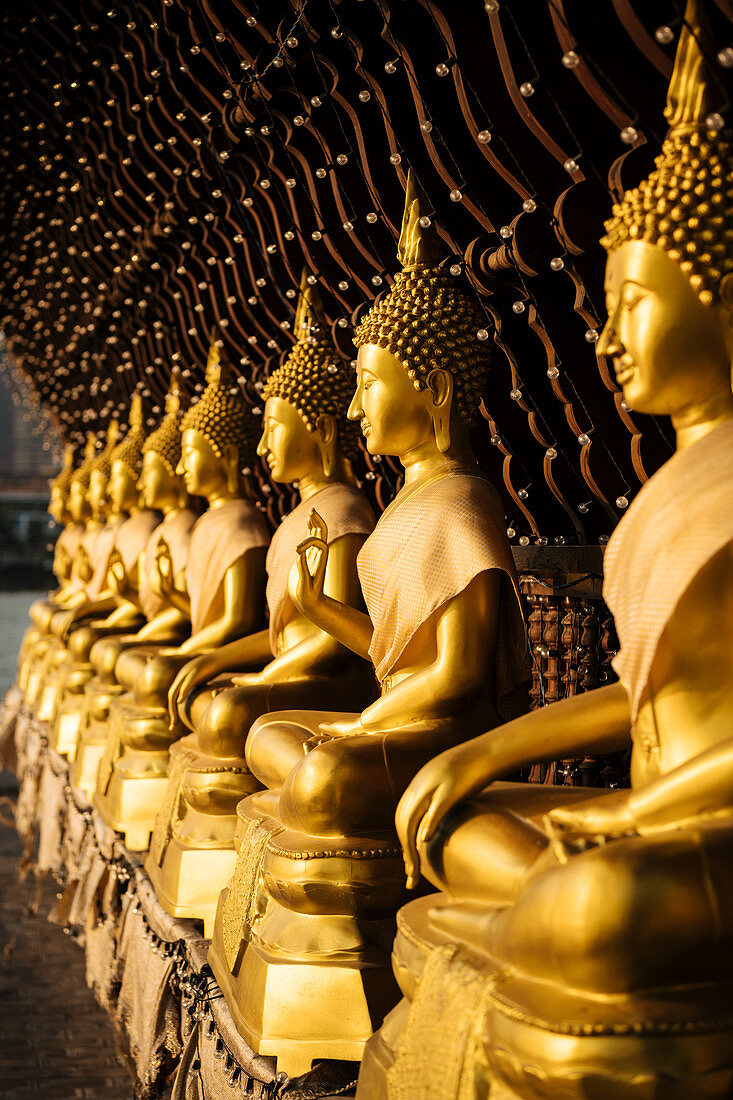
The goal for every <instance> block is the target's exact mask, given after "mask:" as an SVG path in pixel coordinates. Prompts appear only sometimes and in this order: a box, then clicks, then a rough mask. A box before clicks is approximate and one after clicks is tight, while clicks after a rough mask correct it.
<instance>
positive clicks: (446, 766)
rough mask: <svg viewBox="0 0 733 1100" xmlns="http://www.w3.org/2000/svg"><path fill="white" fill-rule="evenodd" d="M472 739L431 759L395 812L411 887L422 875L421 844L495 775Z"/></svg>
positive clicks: (406, 792)
mask: <svg viewBox="0 0 733 1100" xmlns="http://www.w3.org/2000/svg"><path fill="white" fill-rule="evenodd" d="M471 749H472V742H470V741H469V742H467V743H466V744H465V745H457V746H456V747H455V748H452V749H447V750H446V751H445V752H442V753H441V754H440V756H436V757H435V759H433V760H431V761H429V762H428V763H427V764H426V765H425V766H424V767H423V768H421V769H420V771H419V772H418V773H417V775H416V776H415V778H414V779H413V780H412V782H411V783H410V785H409V787H408V788H407V790H406V791H405V793H404V794H403V795H402V798H401V799H400V801H399V803H398V806H397V813H396V815H395V825H396V827H397V835H398V837H399V838H400V843H401V845H402V854H403V856H404V860H405V870H406V872H407V888H408V890H412V889H414V888H415V886H417V883H418V880H419V878H420V852H419V849H418V845H419V844H424V843H426V842H427V841H429V840H430V839H431V837H433V835H434V834H435V832H436V830H437V828H438V826H439V825H440V823H441V821H442V820H443V818H444V817H445V816H446V814H448V813H449V812H450V811H451V810H452V809H453V808H454V806H457V805H458V803H459V802H463V801H464V800H465V799H467V798H471V797H472V796H473V795H475V794H478V792H479V791H480V790H482V789H483V788H484V787H485V786H486V785H487V784H488V783H490V782H491V780H492V779H493V778H495V777H494V776H492V775H490V774H487V768H486V765H485V762H483V761H482V760H481V758H480V756H479V755H477V753H476V750H475V749H473V751H470V750H471Z"/></svg>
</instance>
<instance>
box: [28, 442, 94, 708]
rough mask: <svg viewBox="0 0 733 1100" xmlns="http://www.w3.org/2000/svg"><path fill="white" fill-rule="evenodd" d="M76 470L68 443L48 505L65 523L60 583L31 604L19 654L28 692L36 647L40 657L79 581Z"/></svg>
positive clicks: (57, 564)
mask: <svg viewBox="0 0 733 1100" xmlns="http://www.w3.org/2000/svg"><path fill="white" fill-rule="evenodd" d="M89 438H90V443H89V449H88V450H87V451H86V452H85V454H84V456H83V458H82V463H83V462H84V461H86V460H87V459H89V458H91V454H92V452H93V448H94V446H95V444H96V440H95V437H94V436H93V435H90V437H89ZM80 465H81V464H80ZM74 474H75V468H74V447H73V445H72V444H67V445H66V447H65V448H64V461H63V466H62V468H61V470H60V471H59V473H58V474H57V475H56V477H55V478H54V479H53V481H51V483H50V491H51V495H50V500H49V505H48V511H49V514H50V515H51V517H52V518H53V519H54V520H55V521H56V523H58V524H63V527H62V530H61V533H60V534H59V536H58V538H57V540H56V545H55V547H54V555H53V573H54V576H55V578H56V580H57V582H58V587H57V589H56V590H55V591H54V592H51V593H49V595H48V597H47V598H46V599H45V600H36V601H35V602H34V603H33V604H32V605H31V608H30V611H29V615H30V618H31V625H30V626H29V627H28V629H27V631H26V633H25V635H24V638H23V641H22V643H21V647H20V652H19V654H18V685H19V687H20V689H21V691H22V692H25V690H26V688H27V685H28V673H29V671H30V666H31V656H32V654H33V653H34V651H35V658H36V659H39V658H40V655H41V654H40V652H39V643H41V641H42V639H47V640H50V632H49V629H48V624H49V622H50V616H51V614H52V612H53V610H55V609H56V608H57V607H58V606H60V605H63V604H64V603H65V601H66V600H68V599H69V598H70V597H71V595H72V593H73V592H74V591H75V590H76V586H77V585H78V583H79V582H78V580H77V579H76V578H74V576H73V567H74V561H75V558H76V554H77V551H78V549H79V544H80V542H81V539H82V536H83V534H84V531H85V526H84V519H85V518H86V502H85V501H84V507H83V508H82V509H78V510H77V509H75V508H74V507H73V505H72V501H71V499H70V491H71V484H72V480H73V477H74ZM41 620H43V623H44V625H43V626H41V625H39V623H40V622H41ZM46 648H47V647H46Z"/></svg>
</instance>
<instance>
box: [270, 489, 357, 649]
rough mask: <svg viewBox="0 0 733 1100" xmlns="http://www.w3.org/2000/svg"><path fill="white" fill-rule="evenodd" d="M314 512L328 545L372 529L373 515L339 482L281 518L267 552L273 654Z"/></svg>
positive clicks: (352, 490)
mask: <svg viewBox="0 0 733 1100" xmlns="http://www.w3.org/2000/svg"><path fill="white" fill-rule="evenodd" d="M313 509H315V511H316V512H318V514H319V516H320V517H321V519H322V520H323V521H324V522H325V524H326V527H327V528H328V542H329V545H330V544H331V543H333V542H335V541H336V539H339V538H341V537H342V536H343V535H368V534H370V532H371V531H372V530H373V529H374V513H373V512H372V509H371V507H370V505H369V502H368V500H367V499H366V497H365V496H364V495H363V493H361V492H360V491H359V490H358V489H357V488H356V487H355V486H353V485H347V484H345V483H344V482H339V483H338V484H335V485H327V486H326V488H325V489H321V490H320V491H319V492H318V493H316V494H315V495H314V496H312V497H309V499H308V500H307V501H301V502H300V504H298V505H297V507H296V508H294V509H293V511H292V512H290V514H289V515H287V516H285V517H284V518H283V520H282V522H281V523H280V525H279V527H278V528H277V530H276V531H275V534H274V535H273V536H272V542H271V543H270V549H269V550H268V551H267V563H266V568H267V577H268V580H267V608H268V611H269V612H270V645H271V646H272V652H273V653H276V652H277V649H276V645H277V636H278V630H279V627H280V620H281V618H282V614H283V610H284V608H285V605H286V603H288V602H289V601H290V597H289V595H288V581H289V578H290V573H291V570H292V569H293V567H294V566H295V565H296V554H295V548H296V546H297V545H298V543H300V542H302V541H303V539H304V538H307V535H308V517H309V516H310V514H311V512H312V511H313Z"/></svg>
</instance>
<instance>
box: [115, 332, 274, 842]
mask: <svg viewBox="0 0 733 1100" xmlns="http://www.w3.org/2000/svg"><path fill="white" fill-rule="evenodd" d="M206 381H207V386H206V389H205V390H204V393H203V395H202V396H201V399H200V400H199V401H198V402H197V403H196V404H195V405H192V406H191V408H190V409H189V410H188V412H187V413H186V414H185V416H184V417H183V420H182V422H181V431H182V436H181V461H180V464H179V467H178V469H179V472H180V473H181V474H182V475H183V477H184V480H185V484H186V488H187V489H188V491H189V492H190V493H191V494H193V495H194V496H203V497H205V498H206V500H207V501H208V509H207V511H206V512H205V513H204V515H203V516H201V518H200V519H199V520H198V521H197V522H196V524H195V526H194V529H193V532H192V534H191V540H190V544H189V549H188V557H187V561H186V568H185V578H182V577H181V576H180V574H177V572H176V567H175V563H174V562H173V561H172V560H168V556H167V554H166V551H165V547H161V550H160V553H159V555H158V573H159V576H160V584H161V594H162V595H163V597H164V598H165V599H166V600H168V601H169V602H170V603H171V604H173V605H174V606H175V607H177V608H179V610H181V611H182V612H183V613H184V614H186V615H187V616H188V617H189V618H190V621H191V635H190V637H189V638H188V639H187V640H186V641H184V642H183V643H182V644H181V645H179V646H177V647H176V648H165V649H162V650H159V651H158V652H157V653H156V654H154V655H153V656H150V654H149V652H148V651H147V650H143V652H142V653H140V651H139V650H138V649H135V648H133V649H131V650H128V651H127V652H126V653H124V654H123V655H122V656H121V657H120V658H119V660H118V661H117V663H116V665H115V674H116V676H117V678H118V680H119V681H120V682H121V683H122V684H123V686H124V687H126V688H127V689H128V691H127V694H125V695H123V696H122V697H121V698H120V699H116V700H114V701H113V703H112V705H111V707H110V718H109V729H108V738H107V747H106V750H105V754H104V756H103V758H102V760H101V762H100V766H99V772H98V775H97V788H96V794H95V805H96V806H97V808H98V809H99V811H100V813H101V814H102V816H103V817H104V819H105V820H106V821H107V822H108V824H110V825H112V826H113V828H115V829H117V830H119V831H120V832H123V833H124V834H125V837H126V843H127V845H128V847H130V848H132V849H133V850H135V851H142V850H144V849H145V848H147V846H148V843H149V839H150V833H151V831H152V828H153V824H154V822H155V816H156V814H157V812H158V809H159V808H160V805H161V802H162V800H163V798H164V796H165V790H166V784H167V780H166V769H167V765H168V750H169V747H170V745H171V743H172V742H173V741H175V740H176V739H177V738H178V737H180V736H181V734H183V733H184V732H185V727H184V726H180V725H179V726H176V728H174V729H173V730H171V729H170V727H169V718H168V691H169V690H170V687H171V685H172V683H173V680H174V679H175V677H176V675H177V673H178V672H179V670H180V669H181V668H182V667H183V665H185V664H186V663H187V661H189V660H190V659H191V658H192V657H194V656H196V655H199V654H202V653H206V652H209V651H211V650H213V649H215V648H216V647H218V646H222V645H226V644H227V643H228V642H231V641H232V640H233V639H234V638H237V637H239V636H240V635H243V634H250V633H252V632H254V631H255V630H257V629H259V628H260V627H261V626H262V624H263V622H264V593H265V555H266V551H267V545H268V543H269V538H270V536H269V530H268V527H267V524H266V522H265V520H264V517H263V516H262V514H261V513H260V512H259V511H258V510H257V508H256V507H255V505H254V504H253V503H252V501H251V500H250V499H249V488H248V481H247V475H246V474H245V473H243V470H244V469H247V470H249V467H248V463H249V462H250V460H251V457H252V452H253V450H254V440H255V436H254V417H253V416H252V413H251V412H250V410H249V409H248V408H247V406H246V404H245V402H244V400H243V398H242V394H241V391H240V390H239V387H238V386H237V384H236V377H235V375H234V372H233V370H232V368H231V367H230V365H229V364H228V362H227V360H226V358H225V357H224V353H223V350H222V348H221V341H220V340H218V339H214V340H212V344H211V349H210V352H209V360H208V363H207V367H206ZM184 582H185V583H184Z"/></svg>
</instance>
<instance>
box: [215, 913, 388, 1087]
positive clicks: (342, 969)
mask: <svg viewBox="0 0 733 1100" xmlns="http://www.w3.org/2000/svg"><path fill="white" fill-rule="evenodd" d="M221 913H222V907H221V905H219V907H218V909H217V916H216V921H215V924H214V935H213V942H212V945H211V947H210V949H209V965H210V966H211V969H212V970H213V972H214V975H215V977H216V980H217V981H218V983H219V986H220V988H221V990H222V992H223V994H224V997H225V999H226V1002H227V1006H228V1008H229V1011H230V1012H231V1014H232V1018H233V1020H234V1023H235V1025H236V1027H237V1030H238V1031H239V1033H240V1035H242V1037H243V1038H244V1039H245V1040H246V1042H247V1043H248V1044H249V1045H250V1047H251V1048H252V1050H254V1051H255V1052H256V1053H257V1054H262V1055H264V1056H267V1057H275V1058H277V1068H278V1071H282V1072H285V1073H287V1075H288V1076H289V1077H298V1076H300V1074H303V1073H306V1072H307V1071H308V1070H309V1069H310V1068H311V1065H312V1063H313V1061H314V1060H316V1059H323V1058H334V1059H338V1060H340V1061H347V1062H359V1061H361V1058H362V1055H363V1052H364V1046H365V1044H366V1042H367V1040H368V1039H369V1038H370V1036H371V1035H372V1033H373V1032H374V1030H375V1028H377V1027H379V1025H380V1023H381V1022H382V1019H383V1017H384V1015H385V1013H386V1012H388V1011H389V1009H391V1008H392V1006H393V1005H394V1004H395V1002H396V1001H397V1000H398V998H399V990H398V988H397V985H396V983H395V980H394V978H393V976H392V971H391V969H390V966H389V961H388V959H385V963H384V966H381V967H380V966H364V965H359V964H358V963H355V962H354V961H344V962H341V961H336V960H331V961H328V962H324V961H318V962H314V963H313V964H309V963H307V962H302V961H291V960H289V959H288V958H287V957H286V956H285V955H280V954H278V955H277V956H275V955H273V954H271V953H270V952H268V951H267V949H266V948H264V947H263V946H262V945H261V944H259V943H256V942H250V943H249V944H248V945H247V946H246V948H245V950H244V954H243V956H242V959H241V963H240V965H239V968H238V970H237V972H236V974H232V972H231V971H230V969H229V967H228V965H227V962H226V959H225V957H224V953H223V950H222V949H221V945H223V942H224V941H223V931H222V927H221V924H222V916H221Z"/></svg>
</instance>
